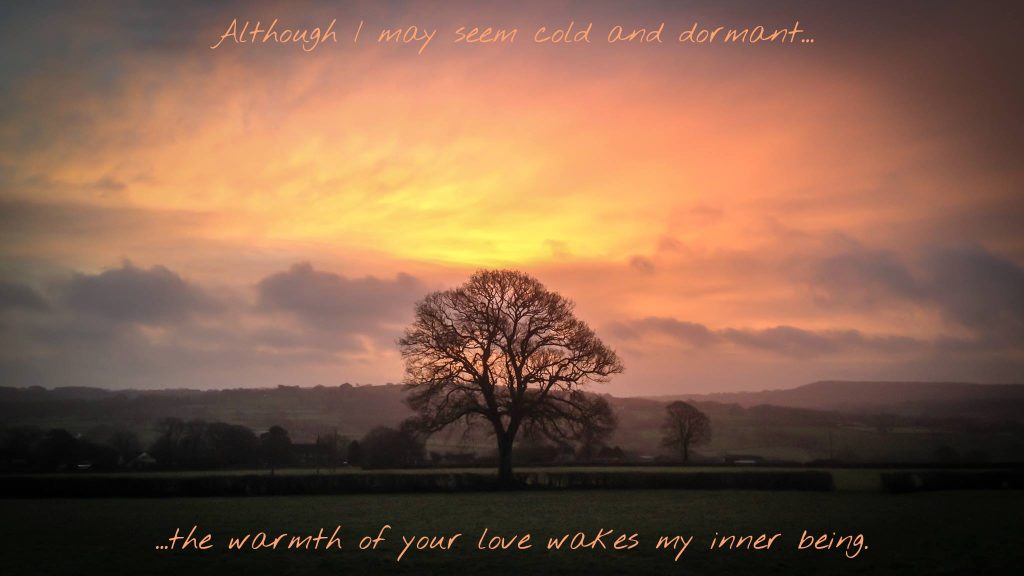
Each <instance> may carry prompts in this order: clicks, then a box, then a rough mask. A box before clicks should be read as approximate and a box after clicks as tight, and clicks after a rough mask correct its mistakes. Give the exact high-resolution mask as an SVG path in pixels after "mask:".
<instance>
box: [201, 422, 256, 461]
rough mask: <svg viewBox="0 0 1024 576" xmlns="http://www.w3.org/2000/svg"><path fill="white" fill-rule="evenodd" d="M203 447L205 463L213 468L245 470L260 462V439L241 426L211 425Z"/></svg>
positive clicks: (205, 433)
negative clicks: (225, 467)
mask: <svg viewBox="0 0 1024 576" xmlns="http://www.w3.org/2000/svg"><path fill="white" fill-rule="evenodd" d="M201 445H202V447H203V448H202V453H203V459H204V463H205V464H206V465H208V466H211V467H215V468H216V467H223V466H227V467H229V468H245V467H249V466H254V465H256V464H257V463H258V462H259V453H260V441H259V439H258V438H257V437H256V434H255V433H254V432H253V431H252V430H250V429H249V428H246V427H245V426H241V425H239V424H228V423H226V422H211V423H209V424H208V425H207V426H206V429H205V431H204V436H203V438H202V440H201Z"/></svg>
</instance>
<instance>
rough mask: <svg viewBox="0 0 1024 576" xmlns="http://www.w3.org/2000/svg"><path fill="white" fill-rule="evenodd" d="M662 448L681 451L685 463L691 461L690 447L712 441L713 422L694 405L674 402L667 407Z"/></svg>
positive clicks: (663, 425)
mask: <svg viewBox="0 0 1024 576" xmlns="http://www.w3.org/2000/svg"><path fill="white" fill-rule="evenodd" d="M665 412H666V414H665V422H664V424H662V428H661V429H662V432H663V433H664V437H663V438H662V440H661V444H662V446H665V447H666V448H672V449H675V450H678V451H679V454H680V455H681V456H682V457H683V462H689V461H690V446H695V445H698V444H704V443H706V442H709V441H711V420H709V419H708V417H707V415H706V414H704V413H703V412H701V411H700V410H698V409H697V408H695V407H694V406H693V405H692V404H687V403H686V402H683V401H676V402H672V403H671V404H669V405H668V406H666V407H665Z"/></svg>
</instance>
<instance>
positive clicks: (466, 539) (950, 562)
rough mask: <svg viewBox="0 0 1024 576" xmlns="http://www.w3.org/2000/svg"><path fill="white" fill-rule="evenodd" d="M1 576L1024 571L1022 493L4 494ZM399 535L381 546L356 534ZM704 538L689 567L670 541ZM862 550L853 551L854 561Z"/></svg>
mask: <svg viewBox="0 0 1024 576" xmlns="http://www.w3.org/2000/svg"><path fill="white" fill-rule="evenodd" d="M2 506H3V510H4V522H3V523H2V526H0V541H2V542H3V544H2V545H0V549H2V555H0V573H3V574H175V575H182V574H187V575H190V576H198V575H202V574H225V573H230V574H311V573H318V574H347V573H351V574H376V573H403V574H450V573H453V572H456V571H461V572H465V573H467V574H511V573H515V574H538V573H556V572H557V573H559V574H596V573H602V574H606V573H610V574H622V573H645V574H754V573H756V574H901V575H905V574H982V573H984V574H1010V573H1015V571H1016V569H1017V568H1019V566H1020V565H1022V563H1024V550H1022V548H1021V547H1020V545H1019V538H1020V536H1021V534H1022V533H1024V531H1022V528H1024V520H1022V518H1024V499H1022V498H1021V493H1020V492H1014V491H1001V492H931V493H920V494H908V495H886V494H877V493H860V492H834V493H794V492H785V493H783V492H740V491H714V492H711V491H658V490H654V491H595V492H582V491H566V492H528V493H463V494H388V495H347V496H329V497H273V498H234V499H218V498H195V499H134V500H129V499H111V500H6V501H4V502H3V503H2ZM193 524H198V525H199V526H200V529H201V531H202V532H207V531H208V532H210V533H212V534H214V538H213V543H214V546H215V548H214V549H212V550H208V551H196V550H188V551H161V550H156V549H155V546H157V545H160V544H165V543H166V539H167V538H168V537H169V536H170V535H172V534H173V532H174V529H175V528H182V529H184V530H185V531H187V529H188V528H190V527H191V526H192V525H193ZM383 524H390V525H391V526H392V527H393V528H392V529H391V530H389V531H388V532H387V533H386V534H385V536H386V537H387V539H386V540H385V541H383V542H381V543H380V545H379V547H378V549H377V550H366V551H361V550H359V549H358V540H359V538H361V537H362V536H365V535H376V534H377V533H378V532H379V530H380V528H381V526H382V525H383ZM338 525H340V526H341V531H340V532H339V535H340V537H341V539H342V544H343V547H344V548H343V549H342V550H329V551H328V550H323V549H321V550H309V551H306V550H299V551H296V550H288V549H284V548H283V546H284V545H283V544H282V549H278V550H258V551H254V550H251V549H248V550H241V551H228V550H226V541H227V538H228V537H229V536H239V535H241V534H244V533H248V532H252V533H255V532H258V531H266V532H268V533H270V534H273V535H277V534H279V533H281V532H287V533H289V534H298V535H305V534H309V533H311V532H312V533H316V532H317V530H318V529H319V528H321V527H322V528H325V532H326V533H327V535H330V533H331V532H332V531H333V530H334V527H335V526H338ZM484 528H487V529H488V530H489V534H492V535H494V534H497V535H502V536H506V537H508V536H511V535H513V534H520V535H522V534H525V533H530V534H532V544H533V547H532V548H531V549H529V550H524V551H517V550H512V551H499V552H494V551H479V550H476V545H477V544H476V543H477V540H478V538H479V536H480V534H481V532H482V531H483V529H484ZM599 529H606V530H607V529H612V530H614V531H615V532H614V533H613V534H612V536H611V537H610V538H605V542H606V543H607V544H608V545H609V546H611V545H612V543H613V542H614V538H615V537H616V536H618V535H620V534H623V533H625V534H627V535H630V534H633V533H636V534H637V537H636V539H637V541H638V542H639V545H638V546H637V547H635V548H634V549H631V550H621V551H613V550H592V549H577V550H572V551H569V550H560V551H554V552H549V551H547V550H546V545H547V538H548V537H551V536H559V535H564V534H566V533H575V532H578V531H584V532H587V533H588V535H590V536H591V537H592V536H593V535H594V534H595V533H596V532H597V530H599ZM803 530H808V531H811V532H814V533H818V534H821V533H831V532H836V533H838V534H851V535H856V534H863V536H864V544H866V547H865V548H864V549H863V550H862V551H861V552H860V554H859V555H858V556H857V557H856V558H853V559H849V558H846V557H845V556H844V550H845V549H844V550H837V549H831V550H803V551H798V550H796V546H797V541H798V540H799V539H800V536H801V533H802V531H803ZM456 532H461V533H462V534H463V535H462V536H461V537H460V538H459V539H458V540H456V542H455V545H454V547H453V549H452V550H451V551H447V552H444V551H439V550H428V551H417V550H411V551H409V552H407V553H406V555H405V557H403V559H402V560H401V562H396V561H395V559H396V557H397V555H398V553H399V552H400V551H401V549H402V540H401V536H402V535H405V536H411V535H433V536H436V535H441V534H445V535H452V534H454V533H456ZM716 532H719V533H721V534H727V533H732V534H738V535H745V534H751V535H757V534H761V533H768V534H769V535H770V534H772V533H775V532H781V533H782V534H783V535H782V536H781V537H779V538H778V539H777V540H776V542H775V544H774V545H773V547H772V549H771V550H762V551H754V550H716V551H710V550H709V549H708V543H709V541H710V538H711V537H712V536H714V535H715V533H716ZM674 534H680V535H684V536H690V535H694V536H695V538H694V540H693V543H692V544H691V545H690V547H689V548H688V549H687V551H686V552H685V553H684V554H683V555H682V556H681V557H680V559H679V560H678V561H674V560H673V557H674V556H675V552H673V551H666V550H658V549H655V543H656V541H657V539H658V537H660V536H663V535H674ZM853 551H855V549H853V550H851V553H852V552H853Z"/></svg>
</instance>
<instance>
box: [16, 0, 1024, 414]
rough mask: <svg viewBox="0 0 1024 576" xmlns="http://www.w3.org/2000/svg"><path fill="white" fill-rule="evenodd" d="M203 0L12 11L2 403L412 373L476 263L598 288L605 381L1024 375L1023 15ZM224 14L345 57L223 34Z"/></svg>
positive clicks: (708, 387) (890, 8) (590, 308)
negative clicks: (423, 329) (544, 32)
mask: <svg viewBox="0 0 1024 576" xmlns="http://www.w3.org/2000/svg"><path fill="white" fill-rule="evenodd" d="M207 4H208V3H205V2H204V3H200V2H194V3H187V2H163V3H128V2H121V3H118V2H97V3H79V2H75V3H67V4H66V5H65V4H64V3H47V2H39V3H36V2H31V3H29V2H25V3H5V4H4V5H3V6H2V7H0V53H2V54H3V56H2V57H0V385H8V386H28V385H43V386H73V385H82V386H103V387H109V388H158V387H178V388H226V387H227V388H230V387H240V386H245V387H249V386H274V385H278V384H297V385H303V386H312V385H317V384H323V385H337V384H340V383H342V382H346V381H347V382H353V383H357V382H359V383H385V382H398V381H400V380H401V378H402V366H401V362H400V360H399V357H398V354H397V348H396V346H395V339H396V338H397V337H398V335H399V334H400V332H401V329H402V327H403V326H404V325H406V324H407V323H408V322H409V321H410V320H411V318H412V311H413V304H414V303H415V302H416V300H418V299H419V298H421V297H422V296H424V295H425V294H426V293H428V292H429V291H431V290H437V289H442V288H445V287H450V286H454V285H456V284H458V283H460V282H462V281H463V280H465V279H466V278H467V277H468V275H469V274H471V273H472V272H473V271H474V270H476V269H479V268H484V267H510V268H516V269H522V270H525V271H527V272H530V273H531V274H534V275H536V276H537V277H538V278H539V279H540V280H541V281H543V282H544V283H545V284H546V285H547V286H548V287H549V288H552V289H555V290H558V291H559V292H561V293H562V294H564V295H565V296H567V297H569V298H571V299H572V300H574V301H575V302H576V304H577V311H578V313H579V315H580V316H581V317H582V318H583V319H584V320H586V321H587V322H589V323H590V325H591V326H592V327H593V328H594V329H595V330H596V331H597V333H598V334H599V335H600V336H601V337H602V339H604V340H605V341H606V342H607V343H608V344H610V345H611V346H613V347H614V348H615V349H616V350H617V351H618V352H619V353H620V355H621V356H622V358H623V362H624V364H625V367H626V371H625V373H624V374H622V375H621V376H618V377H617V378H616V379H615V380H614V381H612V382H611V383H609V384H603V385H601V386H600V388H598V390H599V391H603V392H610V393H613V394H616V395H650V394H670V393H683V392H716V391H735V390H753V389H763V388H784V387H792V386H797V385H800V384H804V383H808V382H811V381H814V380H822V379H844V380H850V379H858V380H961V381H975V382H1021V381H1024V168H1022V166H1024V165H1022V162H1021V158H1022V153H1024V122H1022V121H1021V116H1020V103H1021V102H1022V101H1024V86H1022V80H1021V74H1020V69H1019V68H1020V52H1019V50H1020V49H1019V46H1020V41H1019V39H1018V37H1017V35H1018V34H1019V30H1018V28H1017V27H1018V26H1019V25H1020V23H1021V21H1022V19H1021V15H1022V14H1021V12H1022V10H1021V8H1020V5H1019V4H1017V3H1014V2H980V3H978V2H934V3H932V2H929V3H922V2H904V1H895V2H885V3H881V2H879V3H868V2H843V3H825V2H810V1H808V2H753V1H752V2H748V3H743V2H728V3H727V2H683V1H680V2H668V1H663V2H650V1H649V2H625V1H623V2H582V1H581V2H546V3H539V2H538V3H521V2H517V3H512V2H507V3H503V2H464V3H454V2H446V3H426V2H365V3H362V4H360V3H348V2H323V3H318V2H289V3H279V4H275V3H254V2H244V3H242V2H239V3H236V4H231V3H219V2H218V3H215V4H216V5H215V6H212V7H211V6H209V5H207ZM234 18H237V19H239V21H240V22H244V21H245V20H250V21H253V22H255V21H256V20H260V21H262V23H263V25H264V26H266V25H268V24H269V22H270V21H271V20H273V19H274V18H278V19H279V26H280V27H281V28H294V27H300V26H301V27H312V26H321V27H326V26H327V25H328V24H329V23H330V22H331V20H332V19H337V24H336V30H337V35H338V42H337V43H333V42H331V43H325V44H322V45H321V46H319V47H318V48H317V49H315V50H313V51H311V52H304V51H303V50H301V48H299V47H298V46H295V45H276V44H265V45H261V44H255V45H254V44H234V43H229V42H225V43H224V44H223V45H221V46H220V47H218V48H217V49H216V50H211V49H210V46H211V45H212V44H215V43H216V41H217V40H218V39H219V37H220V35H221V34H223V33H224V31H225V29H226V28H227V26H228V24H230V22H231V20H232V19H234ZM360 20H363V21H364V28H363V31H362V33H361V34H362V35H361V40H360V42H359V43H358V44H354V43H352V41H351V35H352V33H353V32H354V31H355V29H356V27H357V25H358V23H359V21H360ZM796 20H799V22H800V25H801V28H803V29H804V30H806V34H807V36H808V37H813V38H814V39H815V42H814V43H813V44H809V43H796V44H788V45H778V44H776V45H757V46H742V45H731V46H730V45H705V46H694V45H680V44H678V43H676V42H675V38H676V37H677V36H678V33H679V32H681V31H683V30H685V29H688V28H689V27H690V26H691V25H692V24H693V23H694V22H698V23H700V24H701V25H702V26H704V25H707V26H710V27H712V28H713V27H715V26H720V25H721V26H726V27H727V28H731V27H740V28H742V27H747V26H754V25H757V24H764V25H766V26H770V27H772V28H775V27H778V28H782V27H786V26H790V25H792V24H793V22H794V21H796ZM570 21H575V22H576V23H577V26H579V25H580V24H582V23H585V22H593V23H594V31H593V33H592V41H591V43H590V44H563V45H550V44H545V45H535V44H533V43H532V36H533V32H534V30H535V29H536V28H538V27H539V26H548V27H564V26H566V25H568V23H569V22H570ZM661 21H664V22H665V23H666V32H665V42H664V43H663V44H658V45H614V46H609V45H608V44H607V43H606V42H605V36H606V34H607V30H608V29H609V28H610V27H611V26H612V25H615V24H622V25H624V26H626V27H630V28H631V27H642V26H649V27H656V26H657V25H658V23H659V22H661ZM409 25H418V26H421V27H422V26H426V27H428V28H437V29H438V32H437V37H435V39H434V40H433V41H432V42H431V43H430V44H429V45H428V46H427V47H426V48H425V49H424V50H423V52H422V54H417V51H418V49H419V46H418V45H417V44H410V45H393V44H392V45H378V44H377V43H376V42H375V40H376V33H377V32H379V31H380V29H381V27H398V26H409ZM459 26H470V27H471V26H481V27H485V26H494V27H503V28H514V27H518V28H519V36H517V39H516V42H515V43H514V44H508V45H497V44H496V45H478V46H466V45H456V44H454V43H452V42H451V40H452V38H453V37H454V31H455V29H456V28H458V27H459Z"/></svg>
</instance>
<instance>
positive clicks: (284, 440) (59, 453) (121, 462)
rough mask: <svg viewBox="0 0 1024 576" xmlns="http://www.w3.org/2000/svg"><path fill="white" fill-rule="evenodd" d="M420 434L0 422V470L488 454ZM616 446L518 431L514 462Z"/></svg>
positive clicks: (167, 423) (600, 453)
mask: <svg viewBox="0 0 1024 576" xmlns="http://www.w3.org/2000/svg"><path fill="white" fill-rule="evenodd" d="M426 440H427V438H426V435H425V434H423V433H422V432H421V431H420V429H419V428H418V427H417V426H416V425H415V424H414V423H413V422H412V421H405V422H403V423H401V424H399V425H398V426H394V427H391V426H378V427H376V428H373V429H372V430H370V432H368V433H367V434H365V435H364V436H362V437H360V438H348V437H346V436H343V435H340V434H338V432H337V431H335V430H328V431H324V432H321V433H319V434H317V435H316V437H315V441H313V442H310V443H296V442H293V441H292V439H291V436H290V434H289V432H288V430H286V429H285V428H283V427H281V426H271V427H270V428H269V429H267V430H266V431H265V432H262V433H257V432H255V431H253V430H252V429H251V428H249V427H247V426H242V425H240V424H232V423H228V422H207V421H205V420H201V419H193V420H182V419H179V418H164V419H161V420H160V421H159V422H157V424H156V427H155V439H153V440H152V441H150V442H143V441H142V440H141V439H140V437H139V435H138V434H136V433H135V432H132V431H130V430H126V429H123V428H113V427H109V426H101V427H96V428H93V429H91V430H90V431H88V432H86V433H84V434H73V433H71V432H69V431H67V430H64V429H60V428H54V429H49V430H45V429H42V428H38V427H34V426H12V427H7V426H0V471H4V472H71V471H86V470H90V471H100V472H103V471H116V470H216V469H236V470H242V469H255V468H265V469H268V470H270V471H271V472H273V471H275V470H276V469H279V468H288V467H300V468H316V469H335V468H339V467H346V466H358V467H362V468H367V469H385V468H409V467H421V466H490V465H493V464H494V462H495V456H494V455H479V454H475V453H471V452H439V451H428V450H427V443H426ZM623 456H624V453H623V451H622V449H621V448H619V447H608V446H605V445H603V444H602V445H584V446H579V447H574V446H570V445H555V444H551V443H549V442H544V441H538V440H531V439H524V441H523V442H521V443H519V444H518V445H517V447H516V450H515V461H516V463H517V464H527V465H528V464H550V463H558V462H570V461H574V462H580V461H619V460H621V459H622V458H623Z"/></svg>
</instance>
